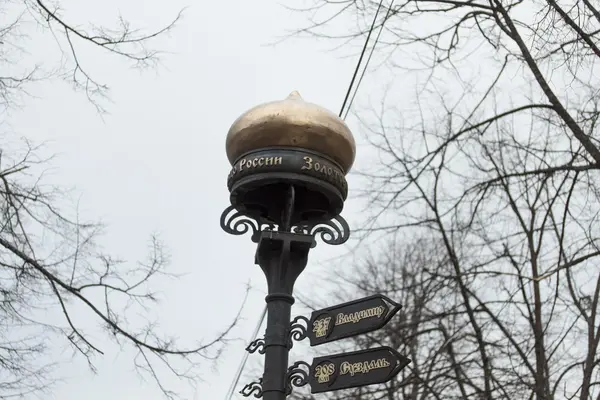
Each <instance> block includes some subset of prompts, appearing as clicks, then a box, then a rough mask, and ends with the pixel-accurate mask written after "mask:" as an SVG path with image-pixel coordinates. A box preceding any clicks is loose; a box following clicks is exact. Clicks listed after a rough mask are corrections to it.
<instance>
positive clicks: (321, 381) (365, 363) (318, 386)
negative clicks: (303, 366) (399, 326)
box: [308, 346, 411, 393]
mask: <svg viewBox="0 0 600 400" xmlns="http://www.w3.org/2000/svg"><path fill="white" fill-rule="evenodd" d="M410 362H411V359H410V358H407V357H404V356H403V355H402V354H400V353H398V352H397V351H396V350H394V349H392V348H391V347H387V346H384V347H378V348H374V349H368V350H360V351H354V352H351V353H340V354H334V355H331V356H324V357H317V358H315V359H314V360H313V363H312V365H311V367H310V375H309V378H308V382H309V383H310V387H311V392H312V393H321V392H330V391H333V390H340V389H349V388H353V387H359V386H367V385H373V384H375V383H383V382H387V381H389V380H391V379H392V378H394V377H395V376H396V375H398V373H399V372H400V371H401V370H402V369H403V368H404V367H406V366H407V365H408V364H410Z"/></svg>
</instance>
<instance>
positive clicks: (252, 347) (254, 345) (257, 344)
mask: <svg viewBox="0 0 600 400" xmlns="http://www.w3.org/2000/svg"><path fill="white" fill-rule="evenodd" d="M265 345H266V342H265V339H264V338H258V339H256V340H254V341H252V342H250V344H249V345H248V346H247V347H246V351H247V352H248V353H250V354H252V353H255V352H256V351H257V350H258V354H265V351H266V349H265Z"/></svg>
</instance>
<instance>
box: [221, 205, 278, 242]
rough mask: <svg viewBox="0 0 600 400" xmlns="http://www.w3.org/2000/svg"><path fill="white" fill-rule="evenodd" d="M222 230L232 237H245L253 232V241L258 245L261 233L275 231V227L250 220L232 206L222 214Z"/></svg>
mask: <svg viewBox="0 0 600 400" xmlns="http://www.w3.org/2000/svg"><path fill="white" fill-rule="evenodd" d="M221 229H223V230H224V231H225V232H227V233H229V234H230V235H244V234H245V233H247V232H248V231H250V230H251V231H252V241H253V242H255V243H258V237H259V234H260V232H261V231H266V230H273V229H274V225H273V224H269V223H265V222H262V221H257V220H256V219H254V218H250V217H248V216H247V215H245V214H244V213H242V212H240V211H238V210H236V209H235V207H234V206H232V205H231V206H229V207H227V208H226V209H225V210H224V211H223V213H222V214H221Z"/></svg>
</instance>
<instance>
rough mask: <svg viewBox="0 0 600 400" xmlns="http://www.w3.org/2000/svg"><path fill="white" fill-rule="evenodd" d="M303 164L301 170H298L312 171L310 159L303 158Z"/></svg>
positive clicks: (311, 160)
mask: <svg viewBox="0 0 600 400" xmlns="http://www.w3.org/2000/svg"><path fill="white" fill-rule="evenodd" d="M304 162H305V163H306V164H304V165H303V166H302V168H300V169H308V170H311V169H312V166H313V165H312V163H313V159H312V157H304Z"/></svg>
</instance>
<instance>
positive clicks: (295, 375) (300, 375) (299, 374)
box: [286, 361, 310, 396]
mask: <svg viewBox="0 0 600 400" xmlns="http://www.w3.org/2000/svg"><path fill="white" fill-rule="evenodd" d="M301 367H306V368H307V369H308V371H305V370H304V369H303V368H301ZM309 371H310V364H308V363H306V362H304V361H298V362H295V363H294V364H293V365H292V366H291V367H289V368H288V372H287V385H286V394H287V395H288V396H289V395H290V394H291V393H292V389H293V387H294V386H295V387H302V386H305V385H307V384H308V381H309Z"/></svg>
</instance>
